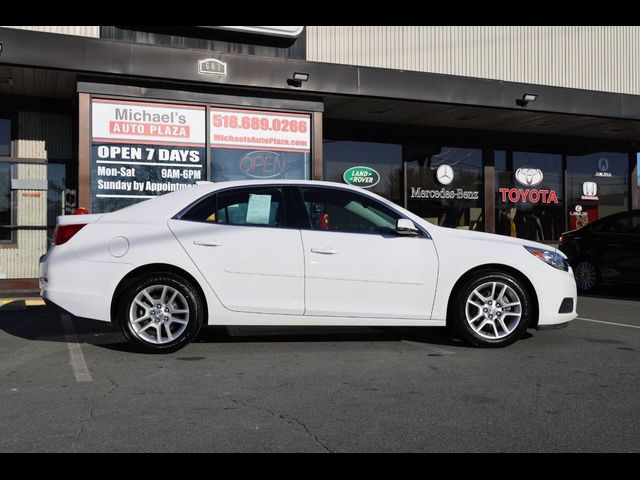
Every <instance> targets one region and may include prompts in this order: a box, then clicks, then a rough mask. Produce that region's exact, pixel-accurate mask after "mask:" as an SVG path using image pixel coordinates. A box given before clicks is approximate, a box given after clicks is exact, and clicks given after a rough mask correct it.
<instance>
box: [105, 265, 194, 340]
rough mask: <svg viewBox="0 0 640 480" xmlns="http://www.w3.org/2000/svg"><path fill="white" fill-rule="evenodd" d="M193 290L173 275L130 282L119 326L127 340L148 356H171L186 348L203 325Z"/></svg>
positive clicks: (161, 274) (121, 301)
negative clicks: (153, 353)
mask: <svg viewBox="0 0 640 480" xmlns="http://www.w3.org/2000/svg"><path fill="white" fill-rule="evenodd" d="M203 311H204V309H203V307H202V300H201V299H200V296H199V295H198V292H197V290H196V289H195V288H194V286H193V285H192V284H191V283H190V282H189V281H187V280H185V279H184V278H182V277H180V276H178V275H175V274H172V273H158V274H153V275H150V276H146V277H141V278H137V279H135V280H133V281H132V282H131V283H130V284H129V285H128V288H127V289H126V291H125V293H124V294H123V295H122V297H121V298H120V303H119V308H118V322H119V324H120V328H121V330H122V332H123V333H124V335H125V337H126V338H127V340H129V341H130V342H131V343H133V344H134V345H136V346H138V347H140V348H141V349H142V350H144V351H147V352H161V353H170V352H175V351H176V350H179V349H181V348H182V347H184V346H185V345H187V344H188V343H189V342H191V340H193V339H194V338H195V336H196V335H197V334H198V332H199V331H200V327H201V326H202V322H203Z"/></svg>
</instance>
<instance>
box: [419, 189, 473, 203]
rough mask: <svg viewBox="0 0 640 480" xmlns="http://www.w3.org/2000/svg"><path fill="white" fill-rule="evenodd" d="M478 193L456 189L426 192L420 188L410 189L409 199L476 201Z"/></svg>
mask: <svg viewBox="0 0 640 480" xmlns="http://www.w3.org/2000/svg"><path fill="white" fill-rule="evenodd" d="M479 197H480V192H478V191H475V190H463V189H461V188H456V189H452V190H447V189H446V188H441V189H440V190H426V189H424V188H422V187H411V198H435V199H441V200H478V198H479Z"/></svg>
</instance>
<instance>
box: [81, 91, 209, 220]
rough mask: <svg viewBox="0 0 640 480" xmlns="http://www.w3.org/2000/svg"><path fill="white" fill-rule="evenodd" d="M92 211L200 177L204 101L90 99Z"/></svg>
mask: <svg viewBox="0 0 640 480" xmlns="http://www.w3.org/2000/svg"><path fill="white" fill-rule="evenodd" d="M91 108H92V110H91V134H92V145H91V198H92V206H91V210H92V212H94V213H96V212H105V211H111V210H114V209H117V208H121V207H123V206H126V205H130V204H131V203H135V202H137V201H140V200H144V199H147V198H152V197H154V196H157V195H159V194H162V193H166V192H173V191H176V190H182V189H184V188H188V187H190V186H192V185H194V184H195V182H196V181H198V180H205V137H206V135H205V131H206V114H205V108H204V107H197V106H191V105H175V104H165V103H153V102H133V101H125V100H110V99H100V98H96V99H93V101H92V104H91Z"/></svg>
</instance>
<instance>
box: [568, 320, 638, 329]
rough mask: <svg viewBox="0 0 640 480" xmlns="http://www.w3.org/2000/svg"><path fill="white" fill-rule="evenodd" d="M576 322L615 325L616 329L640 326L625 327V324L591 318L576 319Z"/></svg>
mask: <svg viewBox="0 0 640 480" xmlns="http://www.w3.org/2000/svg"><path fill="white" fill-rule="evenodd" d="M576 320H584V321H585V322H595V323H604V324H605V325H615V326H616V327H628V328H640V325H627V324H625V323H615V322H605V321H602V320H594V319H593V318H582V317H578V318H577V319H576Z"/></svg>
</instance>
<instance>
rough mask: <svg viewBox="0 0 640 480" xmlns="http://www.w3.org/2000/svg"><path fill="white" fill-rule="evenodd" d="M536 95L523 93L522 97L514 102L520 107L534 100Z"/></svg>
mask: <svg viewBox="0 0 640 480" xmlns="http://www.w3.org/2000/svg"><path fill="white" fill-rule="evenodd" d="M536 98H538V95H537V94H535V93H525V94H524V95H523V96H522V98H518V99H517V100H516V103H517V104H518V105H520V106H521V107H526V106H527V104H528V103H529V102H535V101H536Z"/></svg>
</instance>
